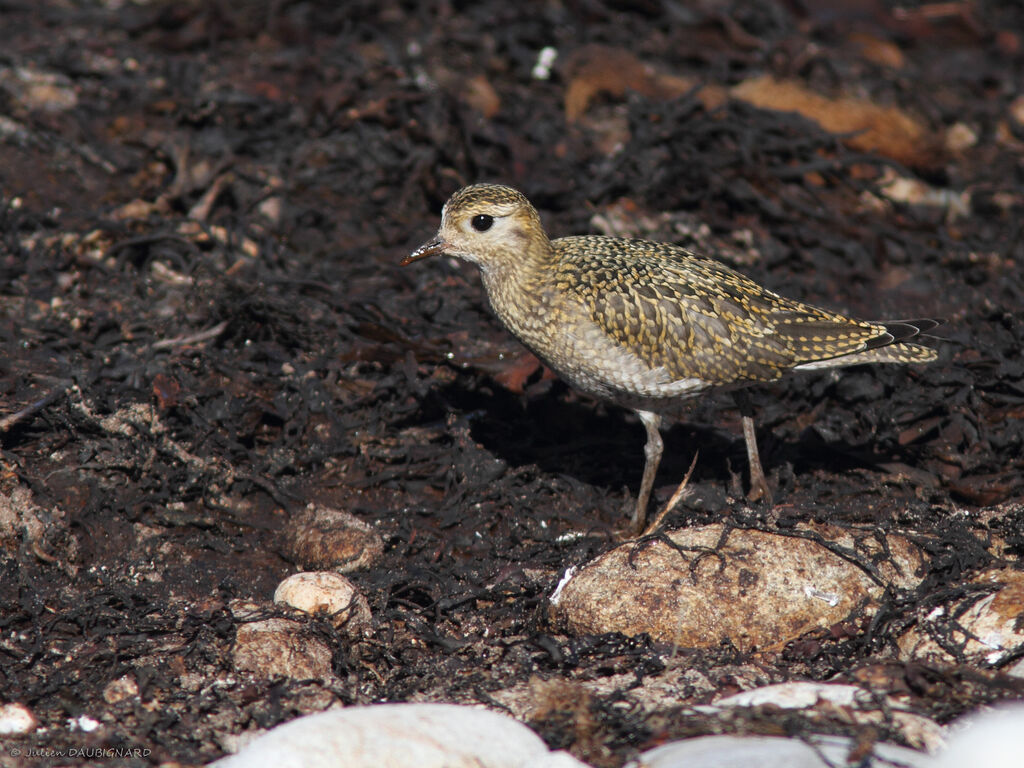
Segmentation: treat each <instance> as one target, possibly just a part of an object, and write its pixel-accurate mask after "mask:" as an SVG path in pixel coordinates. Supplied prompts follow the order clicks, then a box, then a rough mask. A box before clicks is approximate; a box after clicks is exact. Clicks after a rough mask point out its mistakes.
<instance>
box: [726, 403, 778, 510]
mask: <svg viewBox="0 0 1024 768" xmlns="http://www.w3.org/2000/svg"><path fill="white" fill-rule="evenodd" d="M733 398H734V399H735V400H736V405H737V406H738V407H739V409H740V416H741V417H742V421H743V439H744V440H745V441H746V443H747V465H748V466H749V468H750V493H748V494H747V499H749V500H750V501H763V502H764V503H765V504H767V505H768V506H769V507H770V506H772V491H771V488H769V487H768V480H767V479H765V476H764V469H763V468H762V467H761V454H760V453H759V452H758V450H757V432H756V431H755V429H754V408H753V406H752V405H751V403H750V398H749V397H748V396H747V393H746V392H744V391H743V390H737V391H736V392H734V393H733Z"/></svg>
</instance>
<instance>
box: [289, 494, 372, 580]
mask: <svg viewBox="0 0 1024 768" xmlns="http://www.w3.org/2000/svg"><path fill="white" fill-rule="evenodd" d="M285 536H286V538H285V545H284V554H285V556H286V557H288V558H289V559H290V560H292V561H293V562H295V563H296V564H297V565H299V566H300V567H302V568H304V569H306V570H309V571H326V570H332V571H338V572H339V573H351V572H352V571H357V570H359V569H361V568H369V567H370V566H371V565H373V564H374V563H375V562H377V560H378V559H379V558H380V556H381V555H382V554H383V553H384V540H383V539H382V538H381V536H380V534H379V533H377V532H376V531H375V530H373V528H372V527H370V525H369V524H367V523H366V522H364V521H363V520H360V519H359V518H358V517H356V516H355V515H353V514H351V513H349V512H345V511H344V510H341V509H334V508H332V507H325V506H323V505H320V504H309V505H308V506H307V507H306V508H305V509H304V510H302V511H301V512H299V513H298V514H296V515H295V516H294V517H293V518H292V520H291V521H290V522H289V524H288V529H287V531H286V533H285Z"/></svg>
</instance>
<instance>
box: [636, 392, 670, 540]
mask: <svg viewBox="0 0 1024 768" xmlns="http://www.w3.org/2000/svg"><path fill="white" fill-rule="evenodd" d="M636 415H637V416H639V417H640V421H642V422H643V423H644V429H646V430H647V444H646V445H644V457H645V458H646V461H645V462H644V477H643V480H641V481H640V494H639V495H638V496H637V497H636V509H635V510H634V511H633V520H632V523H633V530H634V531H636V532H637V533H639V532H640V531H643V529H644V524H645V523H646V522H647V502H648V501H650V498H651V489H652V488H653V487H654V476H655V475H656V474H658V465H659V464H660V463H661V453H662V451H663V450H664V447H665V444H664V443H663V442H662V440H661V431H660V429H659V428H660V427H661V416H659V415H658V414H656V413H652V412H651V411H637V412H636Z"/></svg>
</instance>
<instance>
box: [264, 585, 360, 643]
mask: <svg viewBox="0 0 1024 768" xmlns="http://www.w3.org/2000/svg"><path fill="white" fill-rule="evenodd" d="M274 602H275V603H284V604H285V605H290V606H291V607H292V608H295V609H297V610H300V611H303V612H304V613H312V614H316V613H325V614H327V616H328V617H329V618H330V620H331V622H332V623H333V624H334V626H336V627H338V628H339V629H343V630H344V631H345V633H346V634H348V635H349V636H350V637H361V636H363V635H364V634H365V633H367V632H369V630H370V606H369V604H368V603H367V602H366V598H365V597H363V596H362V595H361V594H359V591H358V590H357V589H356V588H355V586H354V585H353V584H352V582H351V581H349V580H348V579H346V578H345V577H344V576H342V575H341V574H340V573H335V572H334V571H307V572H304V573H296V574H293V575H291V576H289V577H288V578H287V579H285V580H284V581H282V582H281V583H280V584H279V585H278V586H277V589H276V590H275V591H274Z"/></svg>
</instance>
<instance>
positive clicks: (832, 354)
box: [556, 237, 903, 385]
mask: <svg viewBox="0 0 1024 768" xmlns="http://www.w3.org/2000/svg"><path fill="white" fill-rule="evenodd" d="M566 240H573V241H577V242H574V243H571V244H570V245H571V247H570V248H569V249H567V250H568V251H570V252H571V256H572V258H569V259H564V258H563V262H562V265H563V266H562V268H561V270H560V279H561V281H562V285H561V288H562V290H564V291H568V292H570V293H573V294H574V295H576V296H577V297H578V299H579V300H580V301H582V302H583V303H584V304H585V305H586V307H587V309H588V310H589V312H590V315H591V317H592V318H593V320H594V322H595V324H596V325H597V326H598V327H599V328H600V330H601V331H602V332H603V333H605V334H607V335H608V336H609V337H610V338H611V339H613V340H614V342H615V343H616V344H617V345H619V346H621V347H623V348H625V349H628V350H629V351H630V352H631V353H632V354H634V355H635V356H637V357H639V358H640V359H642V360H643V361H644V362H645V363H646V364H647V365H649V366H650V367H651V368H652V369H654V370H658V371H659V372H660V374H661V375H664V374H665V373H667V374H668V377H669V378H671V379H692V378H696V379H700V380H702V381H704V382H707V383H708V384H711V385H722V384H729V383H736V382H742V381H771V380H774V379H777V378H779V377H780V376H781V375H782V374H783V373H785V372H786V371H788V370H790V369H792V368H795V367H797V366H800V365H802V364H805V363H809V362H813V361H818V360H824V359H834V358H841V357H843V356H845V355H853V354H856V353H862V352H865V351H866V350H869V349H871V348H873V347H879V346H883V345H886V344H892V343H894V342H895V341H896V340H897V338H898V337H903V329H901V328H898V327H897V328H893V331H895V333H894V332H891V331H890V330H888V329H887V328H886V326H885V325H884V324H878V323H866V322H861V321H857V320H852V319H849V318H846V317H844V316H842V315H838V314H836V313H833V312H828V311H827V310H823V309H819V308H817V307H813V306H810V305H807V304H802V303H800V302H797V301H793V300H790V299H786V298H784V297H781V296H779V295H777V294H775V293H772V292H771V291H768V290H766V289H765V288H762V287H761V286H759V285H758V284H757V283H755V282H753V281H752V280H750V279H749V278H747V277H745V276H743V275H741V274H740V273H738V272H736V271H734V270H732V269H729V268H728V267H726V266H725V265H723V264H720V263H719V262H716V261H713V260H711V259H706V258H701V257H698V256H696V255H694V254H691V253H689V252H688V251H686V250H684V249H682V248H679V247H676V246H671V245H664V244H656V243H650V242H646V241H635V240H619V239H613V238H604V237H583V238H566ZM558 242H562V241H556V243H558Z"/></svg>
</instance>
